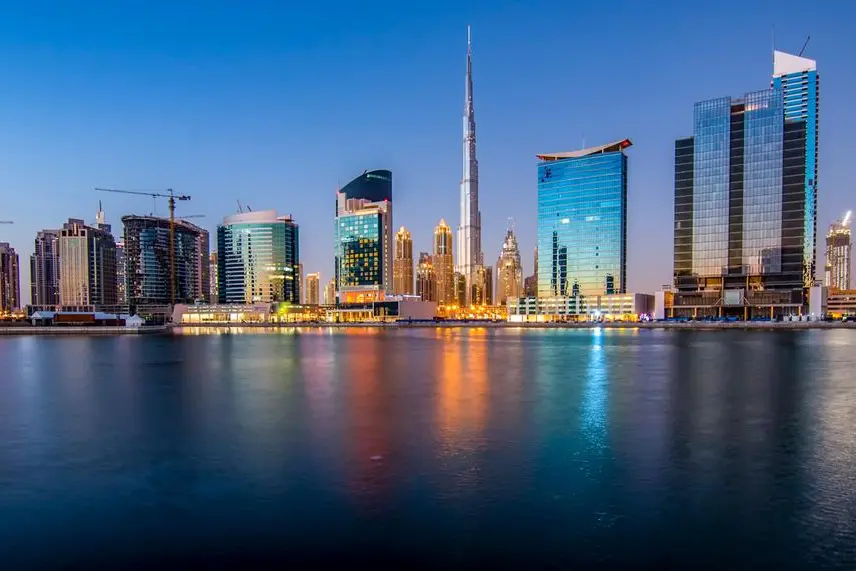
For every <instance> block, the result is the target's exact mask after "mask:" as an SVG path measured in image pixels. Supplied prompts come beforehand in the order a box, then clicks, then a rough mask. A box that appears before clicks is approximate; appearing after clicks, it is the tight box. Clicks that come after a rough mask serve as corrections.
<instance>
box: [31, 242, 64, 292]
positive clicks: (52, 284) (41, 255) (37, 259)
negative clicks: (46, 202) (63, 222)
mask: <svg viewBox="0 0 856 571" xmlns="http://www.w3.org/2000/svg"><path fill="white" fill-rule="evenodd" d="M59 234H60V231H59V230H42V231H40V232H39V233H37V234H36V240H35V242H34V244H33V254H32V255H31V256H30V303H32V304H33V305H58V304H59Z"/></svg>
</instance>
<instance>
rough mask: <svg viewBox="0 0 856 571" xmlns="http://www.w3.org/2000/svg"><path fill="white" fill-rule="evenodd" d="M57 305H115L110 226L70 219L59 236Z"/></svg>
mask: <svg viewBox="0 0 856 571" xmlns="http://www.w3.org/2000/svg"><path fill="white" fill-rule="evenodd" d="M59 302H60V304H61V305H65V306H88V305H115V304H116V302H117V296H116V242H115V240H113V235H112V234H110V230H109V225H107V224H103V223H99V227H98V228H93V227H91V226H87V225H86V224H85V223H84V222H83V220H79V219H76V218H69V219H68V222H66V223H65V224H63V227H62V230H60V236H59Z"/></svg>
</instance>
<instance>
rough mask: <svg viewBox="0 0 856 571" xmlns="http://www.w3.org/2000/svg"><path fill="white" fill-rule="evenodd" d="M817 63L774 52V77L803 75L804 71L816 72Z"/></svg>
mask: <svg viewBox="0 0 856 571" xmlns="http://www.w3.org/2000/svg"><path fill="white" fill-rule="evenodd" d="M816 69H817V62H816V61H814V60H813V59H808V58H804V57H800V56H795V55H793V54H789V53H785V52H780V51H774V52H773V77H781V76H783V75H789V74H791V73H802V72H804V71H815V70H816Z"/></svg>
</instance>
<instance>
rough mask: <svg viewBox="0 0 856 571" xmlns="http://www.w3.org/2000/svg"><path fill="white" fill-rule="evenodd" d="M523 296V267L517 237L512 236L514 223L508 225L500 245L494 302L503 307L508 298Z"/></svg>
mask: <svg viewBox="0 0 856 571" xmlns="http://www.w3.org/2000/svg"><path fill="white" fill-rule="evenodd" d="M522 295H523V267H522V264H521V261H520V249H519V248H518V247H517V236H515V235H514V222H513V221H512V222H511V223H510V224H509V227H508V230H507V231H506V232H505V240H504V241H503V243H502V251H501V252H500V254H499V259H498V260H497V261H496V302H497V304H499V305H505V302H506V301H507V300H508V298H514V297H520V296H522Z"/></svg>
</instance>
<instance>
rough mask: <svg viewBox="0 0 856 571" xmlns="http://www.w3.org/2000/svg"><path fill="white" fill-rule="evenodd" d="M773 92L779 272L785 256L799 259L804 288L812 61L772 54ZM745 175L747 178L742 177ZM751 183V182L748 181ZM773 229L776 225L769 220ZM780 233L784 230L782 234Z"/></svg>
mask: <svg viewBox="0 0 856 571" xmlns="http://www.w3.org/2000/svg"><path fill="white" fill-rule="evenodd" d="M773 90H774V91H779V92H780V93H778V94H777V95H778V96H779V97H782V98H783V99H784V101H783V107H784V110H783V113H784V129H783V130H784V133H783V135H782V145H783V159H782V169H783V172H782V199H781V204H782V208H781V210H782V213H781V222H779V224H780V225H781V227H782V228H783V229H787V231H783V232H782V244H781V245H780V246H778V247H779V248H781V249H782V250H783V252H782V254H783V256H785V255H786V256H787V258H783V260H782V263H783V266H785V267H783V268H782V271H783V272H784V271H786V269H787V267H788V266H790V264H791V263H792V262H791V260H790V257H792V256H793V255H794V254H799V255H800V256H801V258H802V260H801V265H802V273H803V283H802V286H803V288H804V289H808V288H810V287H811V286H812V285H814V280H815V270H816V264H817V247H816V236H817V188H818V168H817V166H818V165H817V154H818V122H819V107H818V102H819V101H820V77H819V76H818V74H817V62H815V61H814V60H810V59H808V58H804V57H800V56H795V55H792V54H788V53H785V52H780V51H775V52H773ZM747 178H749V177H748V176H747ZM750 184H751V183H750ZM795 223H796V224H801V225H802V228H801V229H800V231H799V232H798V233H799V234H801V236H799V237H800V238H801V239H802V240H801V241H802V244H801V245H796V248H797V249H796V250H793V248H792V247H790V246H789V245H788V244H787V243H786V239H787V242H790V241H791V239H792V238H794V237H797V236H796V234H797V232H792V231H790V230H791V226H792V225H793V224H795ZM768 226H770V227H771V228H772V229H773V231H775V229H776V228H777V223H776V221H774V220H771V221H770V224H769V225H768ZM785 234H788V236H787V237H786V236H785Z"/></svg>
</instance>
